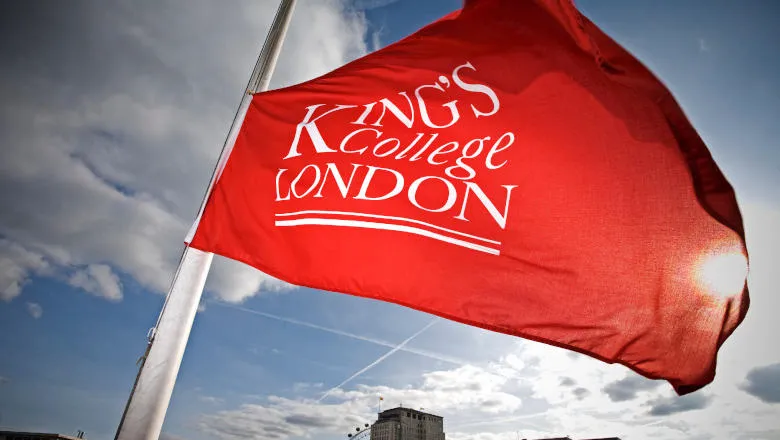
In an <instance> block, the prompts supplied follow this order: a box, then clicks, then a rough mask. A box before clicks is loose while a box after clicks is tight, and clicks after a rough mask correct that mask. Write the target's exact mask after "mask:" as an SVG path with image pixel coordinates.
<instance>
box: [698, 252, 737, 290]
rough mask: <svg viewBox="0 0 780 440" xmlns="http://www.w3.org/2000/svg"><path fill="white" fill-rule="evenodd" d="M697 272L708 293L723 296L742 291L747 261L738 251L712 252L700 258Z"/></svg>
mask: <svg viewBox="0 0 780 440" xmlns="http://www.w3.org/2000/svg"><path fill="white" fill-rule="evenodd" d="M697 272H698V273H697V275H698V278H699V282H700V283H701V284H702V287H704V288H705V289H707V291H708V293H711V294H713V295H716V296H719V297H724V298H725V297H729V296H734V295H738V294H739V293H740V292H742V289H743V288H744V286H745V278H746V277H747V274H748V262H747V259H746V258H745V256H744V255H743V254H742V253H741V252H739V251H734V250H729V251H725V252H723V251H722V252H713V253H710V254H708V255H706V256H705V257H704V258H702V259H701V262H700V264H699V267H698V270H697Z"/></svg>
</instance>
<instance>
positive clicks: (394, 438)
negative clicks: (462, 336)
mask: <svg viewBox="0 0 780 440" xmlns="http://www.w3.org/2000/svg"><path fill="white" fill-rule="evenodd" d="M0 440H2V439H0ZM371 440H445V438H444V418H443V417H439V416H436V415H433V414H429V413H425V412H422V411H417V410H414V409H411V408H403V407H399V408H393V409H388V410H387V411H382V412H381V413H379V418H378V419H377V421H376V422H375V423H374V424H373V425H372V426H371Z"/></svg>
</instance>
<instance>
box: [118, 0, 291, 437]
mask: <svg viewBox="0 0 780 440" xmlns="http://www.w3.org/2000/svg"><path fill="white" fill-rule="evenodd" d="M295 3H296V0H281V2H280V4H279V8H278V10H277V11H276V16H275V17H274V21H273V23H272V24H271V29H270V30H269V32H268V35H267V36H266V40H265V44H264V45H263V49H262V51H261V52H260V56H259V57H258V59H257V63H256V64H255V67H254V69H253V71H252V75H251V76H250V77H249V82H248V83H247V87H246V89H245V91H244V95H243V97H242V99H241V104H240V105H239V107H238V110H237V111H236V115H235V117H234V118H233V122H232V124H231V127H230V130H229V132H228V135H227V138H226V139H225V143H224V144H223V146H222V151H221V152H220V155H219V159H218V161H217V164H216V166H215V167H214V171H213V173H212V176H211V180H210V182H209V185H208V188H207V190H206V194H205V195H204V196H203V200H202V202H201V206H200V209H199V211H198V215H197V217H196V220H195V222H194V224H193V227H192V228H191V229H190V231H189V233H188V234H187V239H186V243H189V242H190V240H191V238H192V235H193V234H194V231H195V229H196V228H197V224H198V222H199V221H200V217H201V215H202V214H203V210H204V208H205V206H206V202H207V200H208V195H209V194H210V193H211V189H212V188H213V186H214V184H215V182H216V181H217V179H218V178H219V175H220V173H221V172H222V169H223V168H224V166H225V163H226V161H227V158H228V157H229V156H230V151H231V150H232V148H233V145H234V144H235V141H236V137H237V136H238V132H239V130H240V129H241V125H242V124H243V121H244V117H245V115H246V112H247V110H248V109H249V105H250V103H251V102H252V95H253V94H254V93H255V92H262V91H265V90H268V86H269V84H270V81H271V75H272V74H273V71H274V68H275V67H276V62H277V60H278V58H279V53H280V52H281V48H282V43H283V41H284V37H285V34H286V33H287V29H288V28H289V25H290V20H291V18H292V11H293V8H294V7H295ZM213 257H214V255H213V254H211V253H209V252H202V251H199V250H197V249H195V248H191V247H189V245H185V248H184V251H183V253H182V255H181V259H180V260H179V266H178V268H177V269H176V273H175V275H174V277H173V282H172V283H171V287H170V289H169V290H168V294H167V295H166V298H165V302H164V303H163V306H162V310H161V312H160V315H159V317H158V319H157V324H156V325H155V327H153V328H152V329H151V330H150V331H149V334H148V337H147V339H148V343H147V348H146V352H145V354H144V356H143V357H142V358H141V366H140V368H139V370H138V375H137V376H136V379H135V383H134V384H133V388H132V391H131V392H130V397H129V398H128V400H127V404H126V406H125V409H124V412H123V414H122V418H121V420H120V422H119V426H118V427H117V431H116V435H115V436H114V439H115V440H157V439H158V438H159V436H160V431H161V430H162V425H163V422H164V421H165V413H166V412H167V410H168V405H169V403H170V400H171V395H172V394H173V388H174V385H175V382H176V376H177V375H178V373H179V367H180V366H181V360H182V357H183V355H184V350H185V348H186V346H187V340H188V339H189V335H190V330H191V329H192V324H193V322H194V320H195V314H196V313H197V311H198V306H199V305H200V299H201V295H202V294H203V287H204V286H205V284H206V278H207V277H208V273H209V269H210V268H211V262H212V259H213Z"/></svg>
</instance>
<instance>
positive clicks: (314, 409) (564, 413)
mask: <svg viewBox="0 0 780 440" xmlns="http://www.w3.org/2000/svg"><path fill="white" fill-rule="evenodd" d="M616 383H618V384H619V385H617V386H615V385H614V384H616ZM740 383H741V379H740V380H736V379H735V378H731V377H721V378H720V379H719V381H718V382H717V383H715V384H713V385H712V386H711V387H707V388H705V389H704V390H702V391H699V392H697V393H694V394H691V395H688V396H685V397H682V398H680V397H678V396H676V394H674V391H673V390H672V388H671V386H669V385H668V384H666V383H665V382H651V381H648V380H646V379H642V378H639V376H637V375H636V374H635V373H633V372H631V371H630V370H628V369H627V368H625V367H622V366H619V365H609V364H605V363H602V362H600V361H597V360H595V359H591V358H589V357H586V356H583V355H579V354H574V353H572V352H569V351H566V350H563V349H559V348H556V347H551V346H547V345H544V344H539V343H535V342H530V341H521V342H519V343H517V344H516V346H515V347H514V348H513V349H512V350H510V352H509V353H507V354H506V355H505V356H503V357H501V358H500V359H497V360H495V361H494V362H489V363H484V364H480V365H476V364H468V365H463V366H459V367H457V368H452V369H445V370H435V371H429V372H427V373H424V374H422V376H421V378H420V380H419V381H414V382H413V383H409V384H408V385H406V386H399V387H388V386H377V385H371V386H369V385H356V386H354V387H352V388H350V389H337V390H335V391H333V392H332V393H331V396H330V400H329V402H330V403H329V404H324V405H318V404H316V401H315V398H316V396H318V395H319V393H320V392H321V391H320V389H319V387H311V386H308V385H306V384H300V385H298V386H296V387H295V388H296V395H299V396H300V397H297V398H283V397H271V398H269V399H267V400H266V401H263V402H261V403H252V404H246V405H241V406H239V407H238V408H235V409H229V410H226V411H221V412H218V413H212V414H208V415H204V416H202V418H201V420H200V425H199V426H200V429H201V430H202V431H203V432H204V433H206V434H208V435H210V436H215V437H217V438H222V439H226V440H227V439H234V438H241V437H244V438H252V437H256V438H274V439H280V440H285V439H290V440H292V439H301V438H323V439H331V438H337V437H336V436H337V435H339V434H342V433H344V432H347V431H348V430H349V428H350V426H354V425H355V424H360V423H364V421H368V422H371V421H373V420H375V418H376V416H375V415H374V414H372V413H373V412H374V410H375V408H376V404H377V397H378V396H380V395H381V396H383V397H384V403H383V407H384V408H390V407H394V406H396V405H398V404H401V403H402V404H403V405H404V406H405V407H412V408H425V409H426V410H428V411H431V412H433V413H434V414H438V415H443V416H444V417H445V430H446V432H447V438H449V439H454V440H512V439H516V438H517V435H518V433H519V435H520V436H521V437H520V438H529V439H531V438H545V437H548V438H549V437H562V436H564V435H569V436H570V437H571V438H574V439H581V438H599V437H602V438H603V437H613V436H618V437H620V438H626V439H631V438H637V439H644V438H657V439H661V440H676V439H680V438H691V439H701V440H705V439H706V440H719V439H724V440H725V439H732V438H737V439H744V440H747V439H762V440H768V439H772V438H775V437H776V436H777V434H780V426H778V425H777V423H776V420H777V419H778V416H780V408H778V407H777V406H776V405H775V406H772V405H769V404H766V403H763V402H761V401H760V400H759V399H756V398H754V397H753V396H751V395H749V394H747V393H745V392H744V391H742V390H740V389H739V388H738V387H739V386H740ZM610 385H612V387H611V388H609V386H610ZM580 388H582V389H586V390H588V393H587V394H585V395H584V396H578V395H577V393H576V392H575V390H577V389H580ZM604 389H610V390H611V391H612V395H610V394H609V393H607V392H605V391H604ZM615 390H620V391H618V393H617V397H618V398H617V399H613V398H614V397H615ZM307 395H308V396H309V397H307ZM331 435H332V436H333V437H330V436H331Z"/></svg>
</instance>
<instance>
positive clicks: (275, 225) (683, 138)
mask: <svg viewBox="0 0 780 440" xmlns="http://www.w3.org/2000/svg"><path fill="white" fill-rule="evenodd" d="M191 245H192V246H193V247H195V248H198V249H201V250H204V251H210V252H214V253H217V254H220V255H224V256H226V257H229V258H232V259H236V260H239V261H243V262H244V263H246V264H249V265H251V266H254V267H256V268H258V269H260V270H262V271H264V272H266V273H268V274H270V275H273V276H275V277H277V278H280V279H282V280H286V281H288V282H290V283H293V284H298V285H302V286H309V287H313V288H318V289H325V290H330V291H334V292H343V293H348V294H352V295H358V296H362V297H368V298H375V299H379V300H383V301H389V302H393V303H397V304H401V305H404V306H408V307H411V308H414V309H417V310H422V311H425V312H429V313H432V314H435V315H439V316H442V317H445V318H448V319H452V320H455V321H460V322H463V323H466V324H470V325H474V326H478V327H482V328H486V329H489V330H493V331H497V332H502V333H508V334H512V335H517V336H522V337H524V338H528V339H532V340H536V341H541V342H545V343H548V344H552V345H556V346H560V347H565V348H568V349H572V350H575V351H578V352H581V353H585V354H588V355H590V356H593V357H596V358H598V359H601V360H603V361H606V362H619V363H621V364H623V365H626V366H628V367H630V368H632V369H634V370H635V371H637V372H639V373H640V374H642V375H644V376H646V377H649V378H660V379H666V380H668V381H669V382H670V383H671V384H672V385H673V386H674V387H675V389H676V391H677V392H678V393H679V394H686V393H689V392H692V391H694V390H696V389H699V388H701V387H702V386H704V385H706V384H707V383H709V382H711V381H712V380H713V378H714V374H715V362H716V357H717V351H718V348H719V347H720V346H721V344H722V343H723V342H724V340H725V339H726V338H727V337H728V336H729V335H730V334H731V333H732V332H733V330H734V329H735V328H736V326H737V325H738V324H739V323H740V322H741V321H742V319H743V318H744V316H745V313H746V312H747V308H748V294H747V290H746V288H745V271H746V264H747V253H746V249H745V246H744V233H743V228H742V219H741V217H740V213H739V209H738V207H737V203H736V200H735V196H734V193H733V190H732V188H731V186H730V185H729V183H728V182H727V181H726V179H725V178H724V177H723V175H722V173H721V172H720V171H719V169H718V167H717V166H716V164H715V163H714V161H713V159H712V157H711V156H710V154H709V152H708V151H707V148H706V146H705V145H704V143H703V142H702V140H701V139H700V138H699V136H698V135H697V133H696V132H695V130H694V129H693V127H692V126H691V124H690V123H689V122H688V120H687V119H686V117H685V115H684V114H683V112H682V110H681V109H680V108H679V106H678V105H677V104H676V102H675V100H674V98H673V97H672V96H671V95H670V93H669V91H668V90H667V89H666V88H665V87H664V86H663V85H662V84H661V83H660V82H659V81H658V80H657V79H656V78H655V77H654V76H653V75H652V74H651V73H650V72H649V71H648V70H647V69H646V68H644V67H643V66H642V65H641V64H640V63H639V62H638V61H637V60H636V59H635V58H634V57H632V56H631V55H630V54H629V53H628V52H626V51H625V50H624V49H622V48H621V47H620V46H619V45H618V44H616V43H615V42H614V41H613V40H611V39H610V38H609V37H608V36H606V35H605V34H604V33H602V32H601V31H600V30H599V29H598V28H597V27H596V26H595V25H594V24H593V23H591V22H590V21H588V20H587V19H586V18H585V17H584V16H582V15H581V14H580V13H579V11H577V10H576V8H575V7H574V5H573V4H571V3H570V2H569V1H566V0H535V1H518V0H476V1H467V2H466V4H465V6H464V8H463V9H462V10H460V11H457V12H455V13H452V14H450V15H448V16H446V17H444V18H443V19H441V20H438V21H436V22H435V23H433V24H431V25H429V26H427V27H425V28H423V29H421V30H420V31H418V32H417V33H415V34H413V35H411V36H409V37H407V38H405V39H403V40H401V41H400V42H398V43H395V44H393V45H390V46H388V47H386V48H384V49H382V50H379V51H377V52H375V53H372V54H370V55H367V56H365V57H363V58H361V59H358V60H356V61H354V62H351V63H349V64H347V65H345V66H343V67H341V68H339V69H337V70H335V71H333V72H331V73H328V74H326V75H324V76H322V77H320V78H317V79H315V80H312V81H309V82H306V83H303V84H300V85H296V86H293V87H289V88H285V89H279V90H274V91H270V92H265V93H260V94H258V95H256V96H254V98H253V101H252V104H251V107H250V109H249V111H248V113H247V115H246V118H245V120H244V123H243V126H242V130H241V132H240V134H239V136H238V139H237V141H236V144H235V146H234V148H233V150H232V152H231V154H230V157H229V159H228V161H227V163H226V166H225V168H224V170H223V171H222V173H221V176H220V178H219V179H218V181H217V183H216V185H215V187H214V189H213V191H212V193H211V195H210V198H209V200H208V203H207V205H206V208H205V211H204V212H203V215H202V217H201V219H200V222H199V225H198V227H197V230H196V232H195V234H194V237H193V238H192V240H191ZM728 274H732V277H731V285H730V286H729V285H724V282H726V281H729V280H728V279H724V276H725V275H728ZM726 284H728V283H726Z"/></svg>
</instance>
